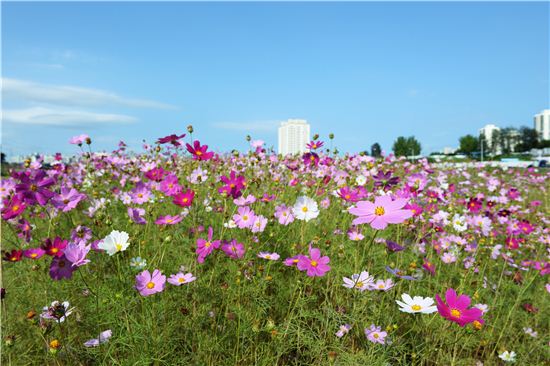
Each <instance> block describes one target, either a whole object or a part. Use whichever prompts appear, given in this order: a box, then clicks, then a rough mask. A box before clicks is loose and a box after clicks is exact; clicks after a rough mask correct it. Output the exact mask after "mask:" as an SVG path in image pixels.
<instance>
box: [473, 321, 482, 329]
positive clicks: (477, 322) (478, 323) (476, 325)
mask: <svg viewBox="0 0 550 366" xmlns="http://www.w3.org/2000/svg"><path fill="white" fill-rule="evenodd" d="M473 324H474V328H475V329H477V330H480V329H481V327H482V326H483V325H482V324H481V322H479V321H477V320H474V323H473Z"/></svg>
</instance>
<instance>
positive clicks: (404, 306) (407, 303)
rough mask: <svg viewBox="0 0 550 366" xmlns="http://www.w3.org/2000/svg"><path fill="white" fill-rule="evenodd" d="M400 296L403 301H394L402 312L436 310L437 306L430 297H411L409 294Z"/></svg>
mask: <svg viewBox="0 0 550 366" xmlns="http://www.w3.org/2000/svg"><path fill="white" fill-rule="evenodd" d="M401 298H402V299H403V302H401V301H399V300H395V302H396V303H397V305H399V306H400V308H399V310H401V311H402V312H404V313H410V314H413V313H422V314H431V313H434V312H436V311H437V307H436V306H435V305H434V299H432V298H431V297H422V296H415V297H411V296H410V295H409V294H403V295H401Z"/></svg>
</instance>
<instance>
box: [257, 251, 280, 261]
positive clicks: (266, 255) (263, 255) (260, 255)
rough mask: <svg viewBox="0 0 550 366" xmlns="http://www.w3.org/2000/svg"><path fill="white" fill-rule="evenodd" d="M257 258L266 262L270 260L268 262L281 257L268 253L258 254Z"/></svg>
mask: <svg viewBox="0 0 550 366" xmlns="http://www.w3.org/2000/svg"><path fill="white" fill-rule="evenodd" d="M258 257H259V258H263V259H267V260H270V261H276V260H278V259H279V258H281V256H280V255H279V254H277V253H269V252H260V253H258Z"/></svg>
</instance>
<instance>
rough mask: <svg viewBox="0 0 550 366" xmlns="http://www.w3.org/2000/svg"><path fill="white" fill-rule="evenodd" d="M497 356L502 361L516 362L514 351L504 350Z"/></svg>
mask: <svg viewBox="0 0 550 366" xmlns="http://www.w3.org/2000/svg"><path fill="white" fill-rule="evenodd" d="M498 357H499V358H500V359H501V360H502V361H504V362H516V353H515V352H514V351H512V352H508V351H504V352H502V353H501V354H500V355H498Z"/></svg>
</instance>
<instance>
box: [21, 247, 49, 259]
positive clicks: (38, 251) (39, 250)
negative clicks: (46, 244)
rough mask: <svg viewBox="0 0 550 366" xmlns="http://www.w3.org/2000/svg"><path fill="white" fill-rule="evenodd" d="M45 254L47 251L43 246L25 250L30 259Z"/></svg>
mask: <svg viewBox="0 0 550 366" xmlns="http://www.w3.org/2000/svg"><path fill="white" fill-rule="evenodd" d="M44 254H46V251H45V250H44V249H42V248H29V249H27V250H24V251H23V255H24V256H25V257H27V258H30V259H39V258H40V257H42V256H43V255H44Z"/></svg>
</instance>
